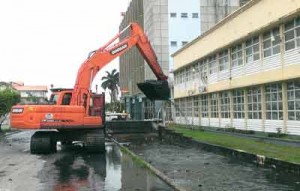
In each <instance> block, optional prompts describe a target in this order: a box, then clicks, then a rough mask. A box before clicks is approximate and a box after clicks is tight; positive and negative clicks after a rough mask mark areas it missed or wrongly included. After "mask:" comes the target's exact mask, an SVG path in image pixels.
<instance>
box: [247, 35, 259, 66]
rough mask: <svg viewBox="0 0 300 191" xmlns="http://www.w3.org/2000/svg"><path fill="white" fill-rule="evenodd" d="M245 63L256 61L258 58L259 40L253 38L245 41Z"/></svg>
mask: <svg viewBox="0 0 300 191" xmlns="http://www.w3.org/2000/svg"><path fill="white" fill-rule="evenodd" d="M245 52H246V63H249V62H253V61H256V60H258V59H259V58H260V55H259V38H258V36H256V37H253V38H251V39H249V40H247V41H246V48H245Z"/></svg>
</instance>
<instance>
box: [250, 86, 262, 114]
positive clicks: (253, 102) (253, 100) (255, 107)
mask: <svg viewBox="0 0 300 191" xmlns="http://www.w3.org/2000/svg"><path fill="white" fill-rule="evenodd" d="M247 97H248V118H249V119H261V118H262V115H261V91H260V88H259V87H252V88H249V89H248V96H247Z"/></svg>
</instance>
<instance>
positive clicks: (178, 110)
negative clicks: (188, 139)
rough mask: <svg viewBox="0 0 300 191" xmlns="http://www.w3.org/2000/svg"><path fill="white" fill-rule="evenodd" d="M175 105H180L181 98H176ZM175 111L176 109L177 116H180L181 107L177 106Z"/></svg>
mask: <svg viewBox="0 0 300 191" xmlns="http://www.w3.org/2000/svg"><path fill="white" fill-rule="evenodd" d="M175 105H176V106H180V99H176V100H175ZM175 111H176V117H180V107H179V108H178V107H175Z"/></svg>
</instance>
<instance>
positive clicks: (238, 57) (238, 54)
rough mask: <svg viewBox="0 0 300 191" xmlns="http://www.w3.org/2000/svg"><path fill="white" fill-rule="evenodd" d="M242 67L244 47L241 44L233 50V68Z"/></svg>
mask: <svg viewBox="0 0 300 191" xmlns="http://www.w3.org/2000/svg"><path fill="white" fill-rule="evenodd" d="M241 65H243V49H242V45H241V44H239V45H236V46H235V47H233V48H231V66H232V68H234V67H236V66H241Z"/></svg>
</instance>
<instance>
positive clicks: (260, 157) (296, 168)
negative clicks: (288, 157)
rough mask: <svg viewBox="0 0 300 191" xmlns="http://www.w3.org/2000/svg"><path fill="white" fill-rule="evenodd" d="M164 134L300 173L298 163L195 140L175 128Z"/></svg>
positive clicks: (232, 155) (220, 151)
mask: <svg viewBox="0 0 300 191" xmlns="http://www.w3.org/2000/svg"><path fill="white" fill-rule="evenodd" d="M162 134H163V136H162V137H163V138H165V139H169V140H171V141H174V140H177V141H180V142H186V143H190V144H193V145H194V146H195V147H199V148H201V149H204V150H206V151H209V152H214V153H219V154H222V155H224V156H231V157H234V158H236V159H241V160H243V161H245V162H249V163H254V164H256V165H257V166H260V167H266V168H271V169H274V170H279V171H285V172H290V173H295V174H300V164H297V163H292V162H288V161H283V160H280V159H277V158H270V157H267V156H264V155H259V154H255V153H249V152H246V151H244V150H236V149H232V148H228V147H224V146H220V145H215V144H211V143H206V142H202V141H199V140H195V139H193V138H191V137H187V136H184V135H182V134H181V133H177V132H174V131H173V130H170V129H167V128H165V129H164V132H163V133H162Z"/></svg>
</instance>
